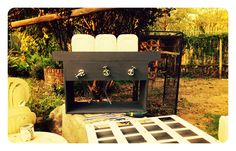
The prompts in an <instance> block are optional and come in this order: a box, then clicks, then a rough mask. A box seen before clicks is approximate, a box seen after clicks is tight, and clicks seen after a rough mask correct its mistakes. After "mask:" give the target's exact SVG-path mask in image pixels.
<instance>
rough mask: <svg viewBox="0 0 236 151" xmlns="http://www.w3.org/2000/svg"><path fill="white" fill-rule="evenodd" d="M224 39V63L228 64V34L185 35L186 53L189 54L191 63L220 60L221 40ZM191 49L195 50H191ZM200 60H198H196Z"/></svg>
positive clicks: (208, 62) (209, 62)
mask: <svg viewBox="0 0 236 151" xmlns="http://www.w3.org/2000/svg"><path fill="white" fill-rule="evenodd" d="M220 39H222V48H223V50H222V51H223V63H224V64H228V34H227V33H224V34H220V35H199V36H185V37H184V43H185V53H188V54H189V55H188V56H189V58H188V59H189V60H190V61H189V65H199V64H204V59H206V64H212V62H211V60H213V61H214V63H215V64H218V61H219V40H220ZM191 50H193V51H192V52H191ZM194 59H195V61H196V60H198V62H194Z"/></svg>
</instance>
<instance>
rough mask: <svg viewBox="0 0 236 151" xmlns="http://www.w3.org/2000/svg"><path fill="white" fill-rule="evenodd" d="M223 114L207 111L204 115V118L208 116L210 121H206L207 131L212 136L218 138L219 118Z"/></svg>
mask: <svg viewBox="0 0 236 151" xmlns="http://www.w3.org/2000/svg"><path fill="white" fill-rule="evenodd" d="M220 116H221V115H217V114H212V113H207V114H205V115H204V118H207V119H208V120H209V121H208V122H207V123H206V132H207V133H208V134H210V135H211V136H213V137H215V138H216V139H218V128H219V119H220Z"/></svg>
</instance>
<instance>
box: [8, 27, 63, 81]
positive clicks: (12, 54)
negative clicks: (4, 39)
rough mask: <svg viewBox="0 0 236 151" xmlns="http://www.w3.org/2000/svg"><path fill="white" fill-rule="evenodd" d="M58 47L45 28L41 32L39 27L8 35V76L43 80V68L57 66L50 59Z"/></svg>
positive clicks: (19, 30)
mask: <svg viewBox="0 0 236 151" xmlns="http://www.w3.org/2000/svg"><path fill="white" fill-rule="evenodd" d="M33 32H34V33H36V34H33ZM37 33H38V34H37ZM58 47H59V46H58V44H57V41H56V39H55V38H54V37H53V35H52V34H48V33H47V32H46V29H45V28H42V32H41V31H40V30H39V27H37V26H33V27H27V28H26V29H25V30H24V31H21V29H18V30H16V31H14V32H12V33H10V38H9V54H8V69H9V72H8V74H9V75H10V76H24V77H28V76H31V77H34V78H38V79H43V68H45V67H47V66H51V67H56V66H59V64H58V63H57V62H55V61H53V60H52V57H51V53H52V52H53V51H56V50H58Z"/></svg>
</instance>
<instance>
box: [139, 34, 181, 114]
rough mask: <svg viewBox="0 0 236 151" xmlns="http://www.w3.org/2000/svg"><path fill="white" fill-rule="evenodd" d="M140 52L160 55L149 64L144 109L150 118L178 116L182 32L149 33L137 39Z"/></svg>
mask: <svg viewBox="0 0 236 151" xmlns="http://www.w3.org/2000/svg"><path fill="white" fill-rule="evenodd" d="M139 51H147V52H160V54H161V58H160V60H154V61H153V62H151V63H150V64H149V92H148V98H147V99H148V101H147V110H148V112H149V113H150V114H151V115H168V114H176V113H177V105H178V91H179V78H180V71H181V56H182V51H183V33H181V32H174V31H149V32H145V33H142V34H140V36H139Z"/></svg>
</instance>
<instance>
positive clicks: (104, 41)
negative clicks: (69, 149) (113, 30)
mask: <svg viewBox="0 0 236 151" xmlns="http://www.w3.org/2000/svg"><path fill="white" fill-rule="evenodd" d="M95 51H96V52H115V51H117V48H116V37H115V36H114V35H112V34H99V35H97V36H96V38H95Z"/></svg>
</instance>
